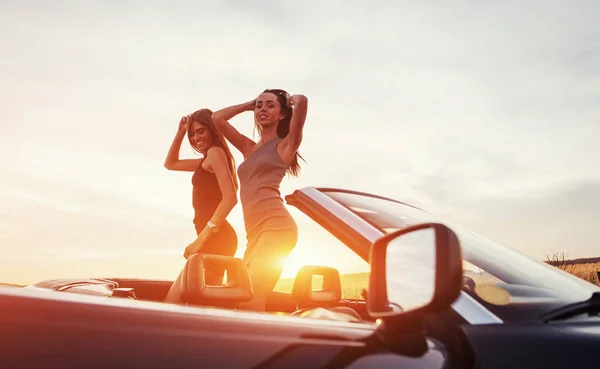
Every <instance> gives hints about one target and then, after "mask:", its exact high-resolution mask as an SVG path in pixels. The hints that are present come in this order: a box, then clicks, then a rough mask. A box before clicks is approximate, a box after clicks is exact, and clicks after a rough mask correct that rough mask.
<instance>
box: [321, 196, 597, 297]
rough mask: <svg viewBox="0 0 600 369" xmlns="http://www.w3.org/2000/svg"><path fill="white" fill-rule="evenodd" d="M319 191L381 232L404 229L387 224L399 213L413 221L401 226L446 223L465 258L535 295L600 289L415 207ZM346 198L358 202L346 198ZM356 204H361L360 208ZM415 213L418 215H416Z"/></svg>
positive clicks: (564, 294) (579, 293)
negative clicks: (454, 234)
mask: <svg viewBox="0 0 600 369" xmlns="http://www.w3.org/2000/svg"><path fill="white" fill-rule="evenodd" d="M318 190H319V191H320V192H322V193H323V194H325V195H327V196H328V197H330V198H331V199H332V200H334V201H336V202H338V203H339V204H341V205H342V206H344V207H346V208H347V209H348V210H349V211H351V212H352V213H354V214H356V215H357V216H359V217H360V218H361V219H363V220H364V221H365V222H367V223H369V224H370V225H371V226H373V227H374V228H376V229H378V230H379V231H380V232H382V234H387V233H390V232H393V231H394V230H397V229H402V228H403V227H396V228H393V227H392V228H390V226H393V225H399V224H398V223H399V222H400V219H399V218H398V217H399V216H400V214H405V215H408V213H410V215H413V216H412V217H409V218H410V219H411V221H412V222H408V223H405V225H404V227H406V226H410V225H415V224H419V223H426V222H436V223H442V224H445V225H447V226H448V227H450V228H451V229H452V230H454V231H455V232H456V234H457V236H458V237H459V240H460V242H461V249H462V251H463V259H464V260H465V261H467V262H469V263H470V264H472V265H474V266H477V267H479V268H481V269H483V270H484V271H486V272H488V273H490V274H492V275H494V276H496V277H497V278H499V279H501V280H502V281H503V282H506V283H507V284H508V285H510V284H512V285H515V286H519V287H520V286H522V285H525V286H527V287H528V288H531V289H533V290H534V293H535V290H537V291H538V292H539V293H540V296H537V297H538V298H541V299H546V300H547V301H556V302H559V301H560V302H563V303H567V302H575V301H582V300H585V299H588V298H589V297H590V296H591V295H592V293H593V292H596V291H600V288H599V287H598V286H595V285H593V284H591V283H589V282H587V281H584V280H582V279H580V278H578V277H576V276H573V275H571V274H569V273H567V272H565V271H562V270H560V269H558V268H555V267H553V266H551V265H548V264H547V263H544V262H542V261H537V260H535V259H533V258H531V257H529V256H527V255H525V254H523V253H521V252H519V251H517V250H514V249H512V248H510V247H508V246H505V245H502V244H500V243H498V242H495V241H493V240H490V239H488V238H485V237H484V236H482V235H479V234H477V233H475V232H473V231H470V230H468V229H466V228H464V227H461V226H458V225H456V224H453V223H451V222H448V221H446V220H444V219H441V218H440V217H438V216H436V215H434V214H431V213H429V212H427V211H425V210H423V209H420V208H418V207H416V206H413V205H410V204H407V203H404V202H401V201H397V200H394V199H391V198H387V197H383V196H378V195H373V194H368V193H364V192H358V191H350V190H340V189H333V188H318ZM348 198H350V199H354V200H359V201H348V200H347V199H348ZM345 199H346V200H345ZM375 202H381V204H385V205H386V206H387V208H386V209H382V207H381V205H376V204H375ZM357 205H361V206H360V208H358V207H357ZM392 206H393V207H395V209H396V214H395V215H391V214H390V212H389V210H390V207H392ZM384 210H387V211H384ZM400 210H401V211H400ZM415 214H417V215H418V216H416V217H415V216H414V215H415ZM489 250H492V251H498V252H499V253H500V254H501V255H502V257H498V256H497V255H494V254H493V252H492V253H490V252H489ZM517 300H518V299H517Z"/></svg>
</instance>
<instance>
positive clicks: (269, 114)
mask: <svg viewBox="0 0 600 369" xmlns="http://www.w3.org/2000/svg"><path fill="white" fill-rule="evenodd" d="M281 119H283V113H282V112H281V104H279V100H277V96H275V94H272V93H270V92H265V93H262V94H260V95H259V96H258V98H257V99H256V105H255V106H254V121H255V122H256V124H258V125H259V126H261V127H262V128H265V127H268V126H272V125H277V123H279V121H280V120H281Z"/></svg>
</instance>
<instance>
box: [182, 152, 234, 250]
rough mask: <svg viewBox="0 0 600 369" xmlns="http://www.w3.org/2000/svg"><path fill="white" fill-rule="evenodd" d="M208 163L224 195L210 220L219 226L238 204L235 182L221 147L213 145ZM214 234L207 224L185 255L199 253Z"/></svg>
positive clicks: (208, 154)
mask: <svg viewBox="0 0 600 369" xmlns="http://www.w3.org/2000/svg"><path fill="white" fill-rule="evenodd" d="M206 164H208V166H209V167H210V169H212V171H213V172H214V173H215V176H216V177H217V182H218V183H219V189H220V190H221V194H222V195H223V197H222V198H221V201H220V202H219V205H218V206H217V209H216V210H215V212H214V213H213V215H212V217H211V218H210V222H211V223H213V224H214V225H216V226H217V227H219V226H221V224H222V223H223V222H224V221H225V219H226V218H227V216H228V215H229V213H230V212H231V210H232V209H233V208H234V207H235V205H236V204H237V195H236V190H235V185H234V182H233V177H232V175H233V174H232V173H231V172H230V171H229V166H228V163H227V156H226V155H225V151H223V149H221V148H220V147H216V146H214V147H211V148H210V149H209V150H208V153H207V155H206ZM211 235H212V229H211V228H210V227H209V226H208V225H205V226H204V229H203V230H202V231H201V232H200V234H199V235H198V238H197V239H196V240H195V241H194V242H192V243H191V244H190V245H189V246H188V247H187V248H186V250H185V254H184V256H185V257H186V258H188V257H189V256H190V255H191V254H194V253H197V252H199V251H200V250H201V249H202V245H203V243H204V242H206V240H208V238H209V237H210V236H211Z"/></svg>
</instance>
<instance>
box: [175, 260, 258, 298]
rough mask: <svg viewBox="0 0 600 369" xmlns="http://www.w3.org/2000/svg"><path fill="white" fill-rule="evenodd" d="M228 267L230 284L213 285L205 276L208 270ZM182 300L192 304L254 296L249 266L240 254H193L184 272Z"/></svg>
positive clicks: (226, 269)
mask: <svg viewBox="0 0 600 369" xmlns="http://www.w3.org/2000/svg"><path fill="white" fill-rule="evenodd" d="M214 268H217V269H220V270H223V271H227V284H226V285H222V286H209V285H207V284H206V281H205V278H204V272H205V270H211V269H214ZM180 282H181V300H182V301H184V302H187V303H190V304H199V305H218V304H219V303H239V302H244V301H248V300H250V299H251V298H252V296H253V292H252V284H251V282H250V276H249V274H248V269H247V268H246V265H245V264H244V262H243V261H242V260H241V259H239V258H234V257H229V256H221V255H213V254H194V255H192V256H190V257H189V258H188V260H187V262H186V264H185V266H184V268H183V272H182V273H181V281H180Z"/></svg>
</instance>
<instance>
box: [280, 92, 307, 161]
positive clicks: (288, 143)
mask: <svg viewBox="0 0 600 369" xmlns="http://www.w3.org/2000/svg"><path fill="white" fill-rule="evenodd" d="M287 101H288V104H290V105H291V106H292V108H293V110H292V118H291V120H290V132H289V133H288V135H287V137H286V138H285V139H284V140H283V142H282V145H283V147H284V150H285V153H286V156H289V157H292V156H293V155H294V154H295V153H296V151H298V148H299V147H300V144H301V143H302V131H303V130H304V122H305V121H306V113H307V111H308V99H307V98H306V96H304V95H294V96H291V97H290V96H288V99H287Z"/></svg>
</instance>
